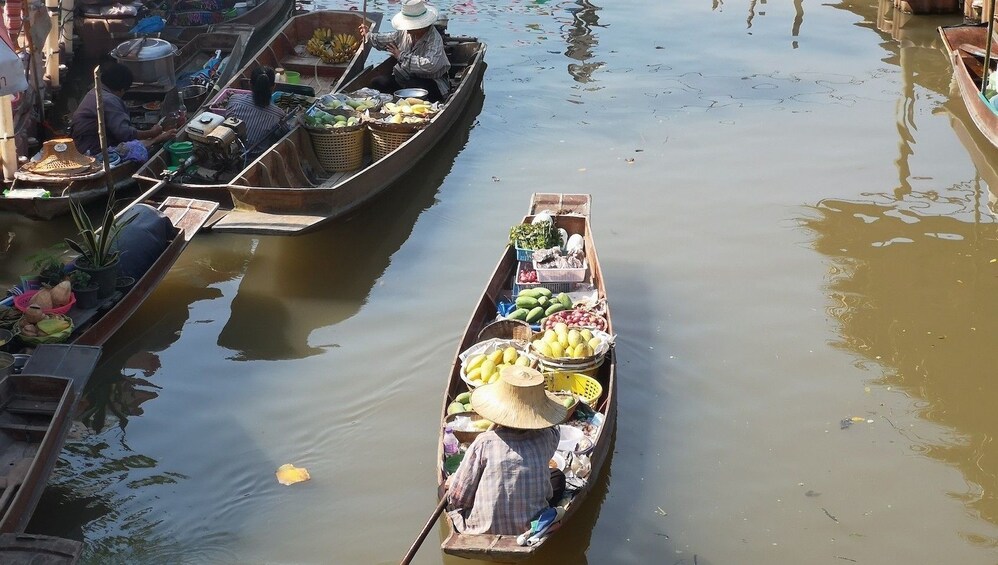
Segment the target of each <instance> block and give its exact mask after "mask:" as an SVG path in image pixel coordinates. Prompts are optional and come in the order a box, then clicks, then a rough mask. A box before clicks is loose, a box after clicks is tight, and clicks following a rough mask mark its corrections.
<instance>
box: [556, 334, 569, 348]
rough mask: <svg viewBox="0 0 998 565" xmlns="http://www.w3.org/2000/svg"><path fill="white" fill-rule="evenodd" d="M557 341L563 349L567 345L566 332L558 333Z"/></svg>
mask: <svg viewBox="0 0 998 565" xmlns="http://www.w3.org/2000/svg"><path fill="white" fill-rule="evenodd" d="M558 343H560V344H561V348H562V349H565V348H566V347H568V334H559V335H558Z"/></svg>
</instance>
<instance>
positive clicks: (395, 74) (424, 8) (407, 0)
mask: <svg viewBox="0 0 998 565" xmlns="http://www.w3.org/2000/svg"><path fill="white" fill-rule="evenodd" d="M438 16H439V14H438V12H437V9H436V8H434V7H433V6H430V5H429V4H427V3H426V2H425V1H424V0H402V10H401V11H400V12H399V13H398V14H395V16H394V17H392V27H394V28H395V29H396V30H397V31H395V32H392V33H370V30H369V29H368V28H367V26H365V25H363V24H361V26H360V37H361V40H364V41H370V42H371V46H372V47H374V48H375V49H379V50H381V51H388V52H389V53H391V54H392V57H394V58H395V61H396V63H395V66H394V67H393V68H392V74H391V76H388V77H378V78H376V79H374V80H373V81H371V86H372V87H374V88H376V89H378V90H380V91H381V92H387V93H392V92H395V91H396V90H398V89H400V88H424V89H426V90H427V92H429V94H428V95H427V98H428V99H429V100H430V101H431V102H436V101H439V100H443V99H444V98H445V97H446V96H447V93H448V92H449V91H450V84H449V83H448V73H449V72H450V61H449V60H447V54H446V53H444V39H443V37H441V36H440V32H439V31H437V29H436V28H435V27H434V26H433V24H434V23H435V22H436V21H437V17H438Z"/></svg>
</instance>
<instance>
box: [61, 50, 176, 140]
mask: <svg viewBox="0 0 998 565" xmlns="http://www.w3.org/2000/svg"><path fill="white" fill-rule="evenodd" d="M100 74H101V79H100V81H101V89H102V91H103V92H102V93H101V106H102V109H103V110H104V130H105V132H106V133H107V145H108V147H115V146H117V145H119V144H121V143H125V142H128V141H134V140H140V141H142V144H143V145H145V146H146V147H148V146H151V145H154V144H157V143H160V142H162V141H166V140H167V139H170V138H171V137H173V135H174V134H175V133H176V130H174V129H169V130H165V131H164V130H163V126H162V125H160V124H156V125H155V126H153V127H151V128H149V129H147V130H144V131H143V130H139V129H136V128H135V126H133V125H132V120H131V118H130V117H129V115H128V109H127V108H125V103H124V102H123V101H122V99H121V97H122V96H124V95H125V91H126V90H128V89H129V88H131V87H132V70H131V69H129V68H128V67H126V66H125V65H122V64H121V63H118V62H116V61H108V62H106V63H102V64H101V66H100ZM70 128H71V130H72V137H73V142H74V143H76V147H77V148H78V149H79V151H81V152H83V153H85V154H88V155H91V156H96V155H99V154H100V137H99V135H98V134H97V89H96V88H93V89H91V90H90V92H88V93H87V94H86V95H85V96H84V97H83V100H81V101H80V105H79V106H77V108H76V111H75V112H73V118H72V122H71V125H70Z"/></svg>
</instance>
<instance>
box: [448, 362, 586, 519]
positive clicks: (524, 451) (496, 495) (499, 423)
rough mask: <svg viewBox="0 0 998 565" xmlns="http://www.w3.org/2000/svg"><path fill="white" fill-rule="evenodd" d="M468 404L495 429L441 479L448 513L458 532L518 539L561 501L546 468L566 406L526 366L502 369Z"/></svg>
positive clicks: (484, 435) (549, 470)
mask: <svg viewBox="0 0 998 565" xmlns="http://www.w3.org/2000/svg"><path fill="white" fill-rule="evenodd" d="M471 405H472V407H473V408H474V410H475V412H478V413H479V414H480V415H481V416H482V417H483V418H486V419H488V420H491V421H493V422H495V423H496V428H495V429H494V430H492V431H487V432H484V433H482V434H479V435H478V437H476V438H475V441H473V442H472V443H471V445H470V446H469V447H468V451H467V452H466V453H465V455H464V459H463V460H462V461H461V465H460V466H459V467H458V469H457V471H456V472H455V473H454V474H453V475H452V476H451V477H450V478H448V481H447V482H448V485H449V490H448V492H447V501H448V512H447V513H448V515H449V516H450V518H451V522H453V524H454V527H455V528H456V529H457V531H458V532H459V533H464V534H502V535H517V534H520V533H522V532H524V531H526V530H528V529H530V522H531V521H532V520H533V519H534V518H536V517H537V516H538V515H540V514H541V513H542V512H544V510H545V509H547V508H548V507H549V506H550V505H551V503H552V502H554V503H556V502H558V500H556V498H555V497H556V496H557V498H561V493H556V492H555V489H554V487H553V486H552V483H553V482H554V480H555V477H554V475H553V474H552V472H551V469H550V466H549V462H550V461H551V456H552V455H554V452H555V451H556V450H557V449H558V431H557V430H556V429H555V428H554V427H553V426H555V425H556V424H560V423H561V422H563V421H565V420H566V419H567V417H568V410H569V409H568V408H566V407H565V406H564V405H562V404H561V403H560V402H558V401H557V400H555V399H554V398H552V397H551V396H550V395H549V394H548V393H547V391H546V390H545V389H544V377H543V375H541V374H540V373H539V372H537V371H536V370H534V369H531V368H529V367H519V366H511V367H506V368H504V369H503V370H502V371H501V372H500V374H499V380H498V381H496V382H495V383H493V384H490V385H483V386H480V387H478V388H477V389H475V392H473V393H472V394H471Z"/></svg>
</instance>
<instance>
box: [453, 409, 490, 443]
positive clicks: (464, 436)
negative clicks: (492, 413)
mask: <svg viewBox="0 0 998 565" xmlns="http://www.w3.org/2000/svg"><path fill="white" fill-rule="evenodd" d="M474 422H488V424H489V425H491V424H492V422H489V421H488V420H486V419H485V418H483V417H482V415H481V414H479V413H478V412H457V413H455V414H450V415H449V416H447V417H446V418H444V425H445V426H448V427H450V431H451V433H453V434H454V437H456V438H457V440H458V441H460V442H461V443H471V442H473V441H475V438H476V437H478V435H479V434H481V433H483V432H485V430H487V429H488V425H485V424H484V423H483V424H478V425H477V426H476V425H475V424H474ZM478 426H481V429H478Z"/></svg>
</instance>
